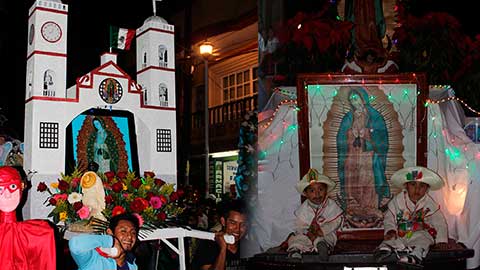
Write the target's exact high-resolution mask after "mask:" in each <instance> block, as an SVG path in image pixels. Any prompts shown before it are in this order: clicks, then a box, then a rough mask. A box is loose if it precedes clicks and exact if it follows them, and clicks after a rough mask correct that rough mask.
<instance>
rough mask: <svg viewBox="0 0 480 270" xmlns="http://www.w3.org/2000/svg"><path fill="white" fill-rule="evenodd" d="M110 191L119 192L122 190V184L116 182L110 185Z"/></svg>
mask: <svg viewBox="0 0 480 270" xmlns="http://www.w3.org/2000/svg"><path fill="white" fill-rule="evenodd" d="M112 190H113V191H115V192H117V193H118V192H120V191H122V190H123V184H122V182H116V183H115V184H113V185H112Z"/></svg>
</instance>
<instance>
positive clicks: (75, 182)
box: [72, 177, 81, 188]
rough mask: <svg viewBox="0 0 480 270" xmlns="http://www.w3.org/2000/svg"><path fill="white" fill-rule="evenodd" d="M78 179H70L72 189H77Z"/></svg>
mask: <svg viewBox="0 0 480 270" xmlns="http://www.w3.org/2000/svg"><path fill="white" fill-rule="evenodd" d="M80 180H81V179H80V178H78V177H75V178H73V179H72V188H77V187H78V184H79V183H80Z"/></svg>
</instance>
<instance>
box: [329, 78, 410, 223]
mask: <svg viewBox="0 0 480 270" xmlns="http://www.w3.org/2000/svg"><path fill="white" fill-rule="evenodd" d="M342 90H346V91H342V92H343V94H342V95H341V96H340V97H337V98H336V99H334V101H333V104H332V108H331V110H330V112H329V115H328V116H327V120H326V121H329V122H332V123H338V124H332V125H330V127H326V128H325V129H326V130H325V133H324V140H325V145H331V144H330V143H333V144H334V145H335V147H334V148H333V149H335V150H330V151H331V152H332V153H330V154H329V153H325V155H326V156H328V157H332V156H334V157H336V162H335V163H333V162H324V164H335V165H336V166H335V167H336V168H326V169H325V171H326V174H327V176H329V177H332V178H333V179H337V180H338V183H339V185H338V186H339V188H338V190H337V197H338V199H339V200H340V204H341V205H342V207H343V208H344V210H345V216H346V219H345V220H346V226H347V227H349V228H379V227H381V225H382V218H383V214H382V211H381V210H380V209H379V208H381V207H382V206H384V205H386V204H387V203H388V201H389V199H390V198H391V190H390V186H389V183H388V181H387V167H392V166H393V167H398V166H402V164H403V158H402V155H401V151H403V146H402V145H401V143H402V139H401V138H400V139H399V140H396V142H392V132H395V133H397V135H396V136H398V134H400V135H399V136H400V137H401V136H402V132H401V126H400V124H399V123H398V115H397V114H396V112H395V110H394V109H393V106H392V104H391V103H389V102H388V100H387V98H386V97H385V94H384V93H383V92H381V91H379V90H378V89H376V90H377V93H376V97H375V98H374V97H373V96H372V95H369V93H368V92H367V90H366V89H365V88H363V87H360V86H353V87H348V88H347V89H345V88H343V89H342ZM377 96H378V98H377ZM378 99H380V101H379V100H378ZM373 100H375V102H376V105H375V107H374V106H373V105H372V104H371V101H373ZM332 118H334V119H332ZM392 143H393V144H394V145H393V147H392ZM399 144H400V145H399ZM332 146H333V145H332ZM391 148H392V149H391ZM325 149H327V148H326V147H324V151H325ZM328 149H332V147H330V148H328ZM399 151H400V152H399ZM389 155H390V156H389ZM387 156H389V157H391V156H394V157H395V158H394V159H393V160H394V161H393V163H392V164H390V166H388V164H387V160H389V158H387ZM390 160H392V158H390ZM389 171H391V168H389ZM329 172H330V175H329Z"/></svg>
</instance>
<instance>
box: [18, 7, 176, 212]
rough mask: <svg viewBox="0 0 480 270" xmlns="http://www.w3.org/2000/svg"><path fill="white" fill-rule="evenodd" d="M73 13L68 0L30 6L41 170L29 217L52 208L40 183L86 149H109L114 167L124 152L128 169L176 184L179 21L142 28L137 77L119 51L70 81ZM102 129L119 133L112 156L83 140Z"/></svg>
mask: <svg viewBox="0 0 480 270" xmlns="http://www.w3.org/2000/svg"><path fill="white" fill-rule="evenodd" d="M67 17H68V5H65V4H62V3H61V1H59V0H57V1H41V0H38V1H36V2H35V3H34V4H33V6H32V7H31V8H30V10H29V20H28V28H29V32H28V53H27V76H26V97H25V138H24V142H25V154H24V169H25V171H26V172H34V174H33V176H32V178H31V181H32V187H33V188H32V190H31V191H30V194H29V197H28V201H27V203H26V205H25V207H24V217H25V218H45V217H46V216H47V214H48V212H50V209H48V208H47V207H45V205H43V203H44V201H45V199H46V198H45V195H44V194H43V193H39V192H36V186H37V185H38V183H39V182H46V183H47V184H49V183H51V182H55V181H57V179H58V178H59V177H60V173H64V172H65V170H66V167H67V166H68V163H69V162H71V160H69V158H70V157H73V161H74V163H78V162H79V160H80V159H81V157H82V155H84V156H85V157H89V158H91V157H93V156H95V157H97V156H96V155H97V153H101V152H102V151H103V155H104V156H103V159H104V160H103V161H106V162H105V163H106V164H107V166H108V164H111V163H109V162H110V161H111V160H110V159H112V158H117V161H118V160H123V163H125V164H126V165H125V166H127V167H125V166H124V168H128V169H129V170H133V169H135V170H138V172H137V173H139V174H143V172H144V171H153V172H154V173H155V174H156V176H157V177H159V178H162V179H163V180H165V181H167V182H171V183H172V182H173V183H176V171H177V163H176V150H177V145H176V116H175V114H176V108H175V62H174V59H175V55H174V27H173V26H172V25H169V24H168V23H167V22H166V21H165V20H164V19H162V18H160V17H158V16H155V15H154V16H152V17H150V18H148V19H146V20H145V22H144V24H143V25H142V26H141V27H140V28H138V29H137V30H136V44H137V81H134V80H133V79H132V78H130V76H129V75H128V74H126V73H125V72H124V71H123V70H122V69H121V68H120V67H119V66H118V65H117V64H116V54H114V53H105V54H103V55H102V56H101V63H100V64H101V65H100V66H99V67H97V68H95V69H94V70H92V71H91V72H89V73H87V74H85V75H84V76H81V77H80V78H78V79H77V81H76V84H75V85H73V86H71V87H70V88H67V87H66V68H67V66H66V63H67ZM97 114H98V115H97ZM106 117H108V119H107V118H106ZM87 120H88V121H89V122H88V121H87ZM95 120H98V121H97V122H98V123H95ZM107 120H108V121H107ZM75 121H79V123H80V124H76V123H75ZM82 121H83V122H82ZM113 126H114V127H113ZM99 129H105V130H107V131H108V129H110V131H108V132H109V134H110V135H111V138H114V139H111V140H113V141H110V142H109V143H110V145H112V144H113V145H115V147H118V149H120V148H122V149H120V150H121V151H120V150H115V153H113V154H112V153H110V156H109V157H106V155H105V151H108V147H105V148H101V147H99V148H96V147H97V146H96V145H95V144H96V143H97V141H95V140H93V141H94V142H91V141H92V140H91V139H90V141H89V139H88V138H87V139H84V140H80V139H79V137H80V135H81V134H82V132H83V133H88V132H89V131H90V132H98V134H100V131H98V130H99ZM112 134H113V135H112ZM90 137H91V136H90ZM96 138H97V140H98V138H100V135H98V136H97V137H96ZM104 139H105V141H104V143H105V144H106V143H107V140H108V137H107V136H106V135H105V138H104ZM87 144H88V145H87ZM124 148H125V149H126V150H125V149H124ZM92 149H93V151H92ZM100 149H103V150H100ZM81 151H84V152H85V153H83V152H81ZM89 151H90V152H94V153H93V154H89V153H87V152H89ZM137 153H138V154H137ZM137 155H138V161H137ZM124 159H128V161H126V160H124ZM95 161H97V160H95ZM88 162H90V160H88ZM96 163H97V165H100V168H102V164H99V163H102V162H96ZM118 166H119V167H118V168H116V169H117V170H120V165H118ZM108 169H111V167H110V168H107V169H105V171H106V170H108Z"/></svg>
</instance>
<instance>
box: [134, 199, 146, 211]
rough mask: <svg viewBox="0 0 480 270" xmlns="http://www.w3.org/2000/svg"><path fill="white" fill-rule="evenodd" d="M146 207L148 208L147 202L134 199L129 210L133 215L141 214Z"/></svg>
mask: <svg viewBox="0 0 480 270" xmlns="http://www.w3.org/2000/svg"><path fill="white" fill-rule="evenodd" d="M147 207H148V201H147V200H145V199H144V198H135V199H134V200H133V201H132V202H131V203H130V209H132V211H133V212H135V213H141V212H142V211H143V210H145V208H147Z"/></svg>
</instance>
